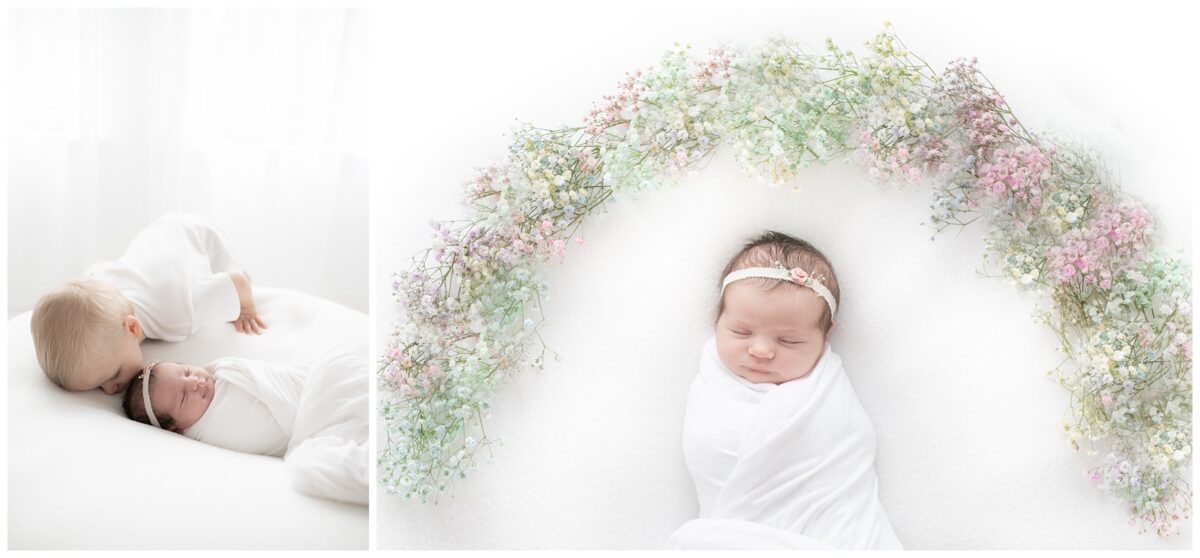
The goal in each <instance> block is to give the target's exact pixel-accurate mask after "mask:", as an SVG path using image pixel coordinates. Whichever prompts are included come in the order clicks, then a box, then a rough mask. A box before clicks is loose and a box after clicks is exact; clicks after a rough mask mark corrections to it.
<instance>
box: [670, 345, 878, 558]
mask: <svg viewBox="0 0 1200 558" xmlns="http://www.w3.org/2000/svg"><path fill="white" fill-rule="evenodd" d="M683 430H684V433H683V446H684V460H685V462H686V463H687V466H688V470H689V471H690V472H691V473H692V478H693V480H694V481H695V483H696V494H697V497H698V499H699V501H700V518H699V519H695V520H692V521H690V522H688V523H685V524H684V525H683V526H682V527H680V528H679V529H678V530H677V531H676V532H675V533H674V534H672V536H671V538H670V540H669V542H668V545H669V546H670V547H672V548H678V549H695V548H712V549H766V548H773V549H781V548H794V549H801V548H809V549H812V548H838V549H855V550H864V549H900V548H902V546H901V544H900V541H899V540H898V539H897V538H896V534H895V532H894V531H893V530H892V526H891V523H890V522H889V521H888V519H887V514H886V513H885V512H884V509H883V505H882V503H881V502H880V501H879V489H878V479H877V477H876V475H875V431H874V428H873V427H872V426H871V421H870V419H869V418H868V417H867V414H866V411H865V410H864V409H863V408H862V405H861V404H860V403H859V401H858V397H857V396H856V395H855V393H854V387H853V386H852V385H851V384H850V379H849V378H848V377H847V376H846V372H845V370H844V369H843V368H842V360H841V358H840V357H839V356H838V355H837V353H835V352H833V349H832V348H831V347H830V346H829V345H828V344H826V346H825V351H824V353H823V354H822V355H821V359H820V361H818V363H817V365H816V367H815V368H814V369H813V371H812V373H811V374H809V375H808V376H807V377H805V378H803V379H801V380H794V381H791V382H786V383H784V384H780V385H771V384H753V383H750V382H748V381H746V380H745V379H743V378H740V377H738V376H736V375H735V374H733V373H732V372H730V371H729V370H728V369H727V368H725V366H724V365H723V364H722V363H721V361H720V357H719V356H718V354H717V349H716V339H715V338H712V339H710V340H709V341H708V343H706V344H705V346H704V349H703V350H702V352H701V357H700V370H699V373H698V374H697V376H696V379H695V380H694V381H693V382H692V386H691V388H690V390H689V392H688V405H687V413H686V416H685V418H684V427H683Z"/></svg>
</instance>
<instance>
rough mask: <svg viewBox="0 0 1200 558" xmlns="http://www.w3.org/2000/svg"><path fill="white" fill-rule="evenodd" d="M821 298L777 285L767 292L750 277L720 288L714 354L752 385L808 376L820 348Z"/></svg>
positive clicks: (822, 334) (804, 290)
mask: <svg viewBox="0 0 1200 558" xmlns="http://www.w3.org/2000/svg"><path fill="white" fill-rule="evenodd" d="M824 305H825V301H824V300H822V299H821V297H819V296H817V294H816V293H815V292H813V291H812V290H811V289H808V288H805V287H796V286H791V285H781V286H779V287H778V288H775V289H772V290H770V291H767V290H763V289H762V288H761V287H759V286H757V285H755V284H754V282H752V281H737V282H734V283H731V284H730V285H729V286H728V287H726V288H725V309H724V311H722V312H721V316H720V317H719V318H718V319H717V354H718V355H719V356H720V357H721V362H722V363H723V364H724V365H725V367H726V368H728V369H729V371H730V372H733V373H734V374H737V375H738V376H741V377H742V378H745V379H746V380H749V381H751V382H753V383H756V384H762V383H772V384H782V383H784V382H788V381H791V380H796V379H799V378H803V377H805V376H808V374H809V372H812V369H813V368H814V367H815V366H816V364H817V361H818V360H820V359H821V354H822V353H824V351H825V332H824V330H822V329H821V328H820V318H821V310H822V308H823V307H824Z"/></svg>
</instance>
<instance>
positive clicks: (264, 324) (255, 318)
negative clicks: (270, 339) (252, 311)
mask: <svg viewBox="0 0 1200 558" xmlns="http://www.w3.org/2000/svg"><path fill="white" fill-rule="evenodd" d="M254 321H256V322H258V327H261V328H263V329H267V322H264V321H263V320H262V318H260V317H258V316H255V317H254Z"/></svg>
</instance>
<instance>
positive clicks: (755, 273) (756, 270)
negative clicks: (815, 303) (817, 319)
mask: <svg viewBox="0 0 1200 558" xmlns="http://www.w3.org/2000/svg"><path fill="white" fill-rule="evenodd" d="M775 264H776V265H778V266H779V267H749V268H746V269H739V270H737V271H734V272H732V273H730V274H729V275H726V276H725V281H723V282H722V283H721V294H725V287H728V286H729V284H730V283H732V282H734V281H738V280H741V279H749V278H751V277H762V278H763V279H778V280H780V281H790V282H792V283H795V284H797V285H800V286H803V287H808V288H810V289H812V290H813V291H814V292H816V293H817V296H820V297H821V298H823V299H825V304H828V305H829V315H830V316H833V315H834V314H837V302H835V301H834V300H833V293H831V292H829V289H827V288H826V287H825V285H823V284H821V279H823V278H822V277H818V276H813V275H809V274H808V272H806V271H804V270H803V269H800V268H798V267H793V268H791V269H788V268H786V267H784V266H783V264H781V263H779V262H775Z"/></svg>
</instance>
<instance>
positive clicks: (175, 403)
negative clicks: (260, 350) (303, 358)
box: [124, 358, 307, 457]
mask: <svg viewBox="0 0 1200 558" xmlns="http://www.w3.org/2000/svg"><path fill="white" fill-rule="evenodd" d="M306 372H307V371H306V370H305V368H304V367H301V366H296V365H288V364H283V363H276V362H263V361H254V360H247V359H239V358H223V359H218V360H215V361H213V362H211V363H209V364H207V365H205V366H203V367H199V366H193V365H189V364H180V363H177V362H157V363H152V364H151V365H150V366H147V367H146V369H145V372H143V374H142V375H140V376H138V377H137V378H135V379H134V381H133V383H131V384H130V385H129V389H128V390H127V391H126V392H125V402H124V407H125V413H126V415H128V416H129V417H130V418H132V419H134V420H136V421H138V422H142V423H146V424H153V425H155V426H159V427H161V428H163V429H164V430H170V431H172V432H176V433H179V434H183V435H184V436H187V437H189V438H192V439H194V440H198V441H201V442H204V443H206V444H210V445H214V446H218V447H222V448H225V449H229V450H233V451H240V452H243V453H253V454H257V455H270V456H274V457H283V456H284V454H285V453H286V452H287V447H288V441H289V440H290V438H291V433H292V425H293V423H294V422H295V419H296V409H297V408H298V407H299V404H300V394H301V392H302V391H303V389H304V380H305V375H306ZM147 377H148V378H149V382H148V383H146V381H145V380H144V379H143V378H147ZM147 392H148V393H149V396H150V397H149V401H150V405H149V407H150V408H151V409H152V410H153V419H152V418H151V415H150V414H148V413H147V412H146V407H147V406H146V405H145V404H144V401H145V399H144V397H145V394H146V393H147ZM155 421H157V422H158V424H154V422H155Z"/></svg>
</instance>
